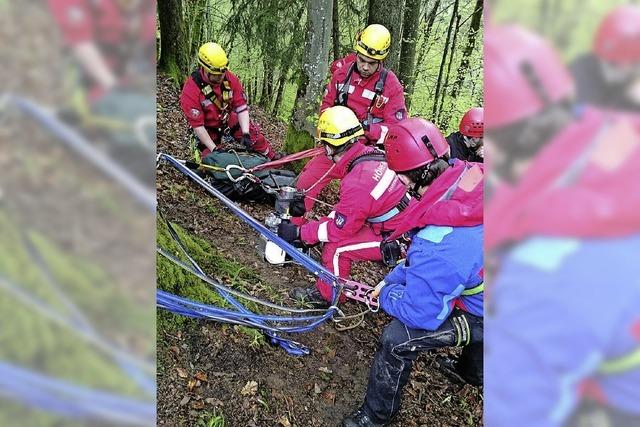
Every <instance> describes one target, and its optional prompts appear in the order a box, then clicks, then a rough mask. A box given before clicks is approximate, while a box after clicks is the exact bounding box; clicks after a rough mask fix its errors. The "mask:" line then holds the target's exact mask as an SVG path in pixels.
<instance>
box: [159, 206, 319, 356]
mask: <svg viewBox="0 0 640 427" xmlns="http://www.w3.org/2000/svg"><path fill="white" fill-rule="evenodd" d="M160 216H161V217H162V218H163V219H164V220H165V223H166V224H167V228H168V230H169V233H170V234H171V237H173V239H174V240H175V241H176V243H177V244H178V246H179V247H180V250H181V251H182V253H183V254H184V255H185V256H186V257H187V258H188V259H189V262H190V263H191V265H192V266H193V268H194V269H195V270H196V271H197V272H198V273H200V274H201V275H203V276H206V274H205V272H204V270H202V268H200V266H199V265H198V263H197V262H196V261H195V260H194V259H193V258H192V257H191V256H190V255H189V253H188V252H187V249H186V247H185V246H184V244H183V243H182V240H181V239H180V236H178V233H176V231H175V229H174V228H173V226H172V225H171V223H170V222H169V221H167V220H166V218H164V216H163V215H162V213H160ZM216 290H217V291H218V294H219V295H220V296H221V297H222V298H224V300H225V301H227V302H228V303H229V304H231V305H232V306H233V307H235V308H236V309H237V310H238V311H239V312H240V313H242V314H243V315H244V317H246V318H248V319H250V320H251V322H250V323H251V324H247V326H253V327H257V328H260V329H262V331H263V332H264V333H265V334H266V335H268V336H269V337H270V338H271V342H272V343H273V344H278V345H280V346H281V347H282V348H283V349H285V351H287V353H289V354H291V355H294V356H303V355H306V354H309V349H308V348H307V347H305V346H304V345H302V344H300V343H296V342H294V341H292V340H288V339H285V338H280V337H278V335H277V332H278V331H277V330H276V329H267V328H265V327H264V326H265V325H266V324H265V323H264V321H263V320H262V319H259V318H258V317H256V316H255V315H254V314H253V313H252V312H251V311H249V310H248V309H247V308H246V307H245V306H244V305H242V304H241V303H240V302H238V301H237V300H236V299H235V298H233V297H232V296H231V295H230V294H229V293H228V292H226V291H225V290H224V289H222V288H216ZM166 301H170V299H168V298H167V299H166ZM201 306H202V305H201ZM164 308H166V309H168V310H171V311H173V312H174V313H177V310H179V311H180V314H182V315H187V314H186V313H187V312H186V310H184V309H179V308H178V307H177V306H176V304H172V303H171V302H169V303H168V304H165V305H164ZM202 308H203V307H200V309H202ZM174 310H176V311H174ZM192 313H193V315H192V316H190V317H195V314H196V313H195V312H192ZM240 313H237V312H233V311H229V310H222V309H219V310H210V311H209V314H208V316H207V317H208V318H210V319H214V318H215V319H220V318H229V319H231V318H233V316H235V315H238V314H240ZM234 320H236V322H239V319H234Z"/></svg>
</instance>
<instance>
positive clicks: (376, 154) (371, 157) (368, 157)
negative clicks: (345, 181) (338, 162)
mask: <svg viewBox="0 0 640 427" xmlns="http://www.w3.org/2000/svg"><path fill="white" fill-rule="evenodd" d="M374 161H375V162H384V161H386V158H385V155H384V152H382V151H380V150H376V151H370V152H368V153H365V154H361V155H359V156H358V157H355V158H354V159H353V160H351V161H350V162H349V165H348V166H347V173H349V172H351V170H352V169H353V168H354V167H355V166H356V165H357V164H358V163H362V162H374Z"/></svg>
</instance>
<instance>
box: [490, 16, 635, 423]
mask: <svg viewBox="0 0 640 427" xmlns="http://www.w3.org/2000/svg"><path fill="white" fill-rule="evenodd" d="M485 64H486V68H485V96H486V99H487V102H486V105H485V110H486V117H485V119H486V120H485V124H486V127H487V135H486V138H487V149H488V150H489V154H488V159H489V160H490V161H491V166H490V170H491V173H492V178H493V181H494V183H493V186H492V188H491V190H492V191H491V193H492V196H491V198H490V199H489V200H488V205H487V209H486V210H485V224H486V229H487V232H486V234H485V248H486V249H488V250H489V251H490V252H489V253H490V254H494V256H496V257H497V256H498V254H496V252H493V250H494V249H496V248H500V249H501V251H500V252H499V255H500V267H499V269H498V271H497V272H496V274H495V277H494V278H493V280H491V284H492V285H491V288H490V290H489V294H490V298H489V301H488V302H489V303H490V307H489V308H488V310H487V311H488V313H490V315H489V316H487V318H486V320H485V321H486V323H487V325H488V326H487V331H486V334H485V342H486V343H487V355H488V356H487V358H486V359H485V371H486V375H485V402H486V404H485V421H486V423H487V425H494V426H511V425H519V426H521V427H529V426H532V427H533V426H536V427H538V426H545V427H546V426H548V427H556V426H558V427H559V426H565V425H570V426H577V425H584V424H580V422H581V421H580V418H581V417H583V416H584V414H585V413H586V414H589V415H590V416H593V414H594V413H597V414H598V416H599V417H605V418H606V420H607V425H614V426H626V425H638V421H639V420H640V405H638V401H639V400H640V389H638V387H637V385H638V384H639V383H640V358H639V356H640V354H639V353H638V352H637V349H638V345H639V344H640V334H638V330H639V328H640V317H638V310H637V307H638V305H639V304H640V288H639V287H638V286H637V283H630V281H629V278H630V277H636V276H638V274H640V271H639V270H640V269H639V267H638V264H637V262H634V261H633V259H634V257H635V256H636V255H632V254H637V253H638V250H639V248H640V216H638V214H637V212H638V211H639V210H640V194H638V192H637V189H636V187H637V182H639V180H640V176H639V172H638V167H637V165H638V163H639V162H640V135H639V134H638V132H637V130H636V129H635V128H634V126H633V125H632V123H631V122H630V121H629V120H628V119H627V117H624V116H621V115H620V114H617V113H611V112H609V111H604V112H603V111H600V110H598V109H595V108H583V107H576V106H575V105H574V104H573V102H572V98H573V82H572V79H571V77H570V75H569V73H568V70H567V69H566V67H565V66H564V64H563V63H562V61H561V60H560V59H559V57H558V56H557V54H556V53H555V52H554V50H553V48H552V47H551V46H550V45H549V44H548V43H547V42H546V41H544V40H543V39H542V38H540V37H539V36H537V35H535V34H533V33H530V32H528V31H526V30H524V29H522V28H519V27H515V26H506V27H497V28H496V27H494V28H489V29H488V30H487V32H486V34H485ZM633 361H635V362H633ZM514 377H515V378H517V381H514ZM582 422H584V421H582Z"/></svg>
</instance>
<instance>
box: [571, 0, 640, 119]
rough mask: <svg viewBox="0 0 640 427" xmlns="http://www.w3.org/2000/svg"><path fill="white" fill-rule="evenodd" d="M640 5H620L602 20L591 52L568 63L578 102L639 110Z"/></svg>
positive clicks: (619, 109)
mask: <svg viewBox="0 0 640 427" xmlns="http://www.w3.org/2000/svg"><path fill="white" fill-rule="evenodd" d="M639 22H640V6H638V5H623V6H619V7H617V8H615V9H613V11H611V12H610V13H608V14H607V15H606V17H605V18H604V19H603V20H602V22H601V24H600V26H599V27H598V30H597V31H596V33H595V37H594V38H593V53H591V54H587V55H582V56H580V57H578V58H577V59H576V60H575V61H574V62H573V63H572V64H571V68H570V69H571V73H572V75H573V77H574V79H575V82H576V88H577V93H576V95H577V100H578V102H581V103H585V104H590V105H594V106H598V107H600V108H606V109H612V110H618V111H635V112H638V111H640V42H638V40H639V38H640V25H638V23H639Z"/></svg>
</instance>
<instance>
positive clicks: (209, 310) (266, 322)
mask: <svg viewBox="0 0 640 427" xmlns="http://www.w3.org/2000/svg"><path fill="white" fill-rule="evenodd" d="M158 160H165V161H167V162H168V163H169V164H171V165H172V166H173V167H175V168H176V169H177V170H178V171H180V172H182V173H183V174H185V175H186V176H188V177H189V178H191V179H192V180H194V181H195V182H196V183H197V184H198V185H200V186H201V187H202V188H203V189H204V190H206V191H207V192H208V193H209V194H211V195H213V196H215V197H216V198H217V199H219V200H220V201H221V202H222V203H223V204H224V205H225V206H227V207H228V208H229V209H230V210H231V211H232V212H233V213H234V214H236V215H237V216H238V217H240V218H241V219H242V220H243V221H245V222H246V223H247V224H249V225H250V226H251V227H252V228H253V229H254V230H256V231H257V232H258V233H260V234H261V235H262V236H263V237H265V238H267V239H268V240H271V241H273V242H274V243H276V244H277V245H278V246H280V247H281V248H282V249H283V250H284V251H285V252H286V253H287V254H288V255H289V256H290V257H291V258H292V259H294V260H295V261H297V262H298V263H299V264H301V265H302V266H303V267H304V268H306V269H307V270H308V271H310V272H311V273H313V274H314V275H315V276H316V277H318V278H319V279H321V280H323V281H324V282H327V283H330V284H332V285H333V293H332V304H331V307H330V308H329V309H328V310H327V311H326V312H325V313H324V314H323V315H320V316H306V317H302V316H301V317H286V316H274V315H261V314H256V313H252V312H251V311H249V310H248V309H246V307H244V306H243V305H242V304H240V303H239V302H238V301H237V300H235V299H234V298H233V297H232V296H231V295H230V291H231V289H229V288H227V287H225V286H223V285H221V284H220V283H216V282H214V281H213V280H211V278H209V277H208V276H207V275H206V274H205V273H204V272H203V271H202V269H201V268H200V267H199V266H198V265H197V263H196V262H195V261H194V260H193V259H192V258H191V257H190V256H189V254H188V253H187V251H186V248H185V247H184V245H183V244H182V242H181V241H180V239H179V236H178V235H177V233H176V232H175V230H173V229H172V226H171V224H170V223H169V222H168V221H166V220H165V221H166V222H167V224H168V226H169V232H170V233H171V235H172V237H173V238H174V239H175V240H176V241H177V242H178V244H179V246H180V249H181V250H182V252H183V253H184V254H185V255H186V256H187V258H188V259H189V261H190V263H191V264H192V266H193V268H189V267H188V266H186V265H185V264H184V263H181V262H180V261H178V260H176V259H175V258H173V257H171V256H170V255H169V254H167V253H166V252H165V251H163V250H159V251H158V252H159V253H160V254H162V255H163V256H165V258H167V259H169V260H171V261H173V262H174V263H176V264H178V265H180V266H181V267H182V268H184V269H186V270H188V271H190V272H191V273H192V274H194V275H196V276H197V277H199V278H200V279H202V280H204V281H206V282H207V283H209V284H210V285H212V286H214V287H215V288H216V289H217V290H218V292H219V293H220V295H221V296H222V297H223V298H224V299H225V300H226V301H228V302H229V303H230V304H231V305H233V306H234V307H235V308H236V309H237V310H238V311H233V310H227V309H223V308H220V307H215V306H211V305H207V304H202V303H198V302H195V301H191V300H189V299H186V298H182V297H179V296H176V295H173V294H170V293H168V292H165V291H162V290H158V291H157V305H158V307H160V308H164V309H167V310H169V311H172V312H173V313H176V314H180V315H183V316H187V317H192V318H204V319H211V320H217V321H222V322H229V323H234V324H241V325H246V326H250V327H256V328H259V329H261V330H262V331H264V332H265V333H266V334H267V335H269V336H270V337H271V339H272V342H275V343H277V344H279V345H280V346H281V347H283V348H284V349H285V350H286V351H287V353H289V354H292V355H296V356H299V355H303V354H308V352H309V350H308V349H307V348H306V347H305V348H304V349H301V348H300V347H299V346H300V344H298V343H295V342H293V341H291V340H289V339H285V338H282V337H279V336H278V335H277V333H302V332H308V331H311V330H313V329H314V328H316V327H317V326H318V325H320V324H322V323H323V322H325V321H326V320H328V319H330V318H331V317H333V315H334V314H335V313H336V311H337V307H336V303H337V301H338V297H339V294H340V292H339V284H340V282H341V280H340V279H339V278H338V277H336V276H335V275H334V274H333V273H331V272H330V271H328V270H327V269H326V268H324V267H323V266H322V265H320V264H319V263H318V262H316V261H315V260H313V259H312V258H310V257H308V256H306V255H305V254H303V253H301V252H300V251H298V249H297V248H296V247H294V246H293V245H291V244H290V243H289V242H287V241H285V240H283V239H282V238H280V237H279V236H278V235H276V234H274V233H273V232H272V231H271V230H269V229H268V228H267V227H266V226H264V225H263V224H262V223H260V222H259V221H257V220H256V219H255V218H253V217H252V216H251V215H249V214H248V213H247V212H245V211H244V210H242V209H241V208H240V207H239V206H238V205H236V204H235V203H233V202H232V201H231V200H230V199H228V198H227V197H226V196H225V195H224V194H222V193H221V192H220V191H218V190H217V189H215V188H214V187H212V186H211V185H210V184H209V183H207V182H206V181H205V180H204V179H202V178H201V177H200V176H198V175H197V174H196V173H194V172H193V171H191V170H190V169H189V168H187V167H185V166H184V165H183V164H182V163H180V162H179V161H178V160H177V159H175V158H174V157H172V156H170V155H167V154H164V153H160V154H159V155H158ZM234 293H235V294H236V295H239V293H238V292H237V291H236V292H234ZM240 296H242V295H240ZM242 297H244V298H246V299H249V300H252V301H254V302H257V303H260V304H264V305H268V306H271V307H273V305H272V304H269V303H267V302H266V301H262V300H258V299H256V298H255V297H250V296H242ZM276 308H279V309H285V310H289V311H295V310H293V309H286V308H284V307H279V306H278V307H276ZM295 322H299V323H302V324H297V325H288V326H285V325H278V323H295ZM274 323H275V324H274ZM292 344H293V345H294V347H293V348H292V347H291V345H292Z"/></svg>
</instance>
